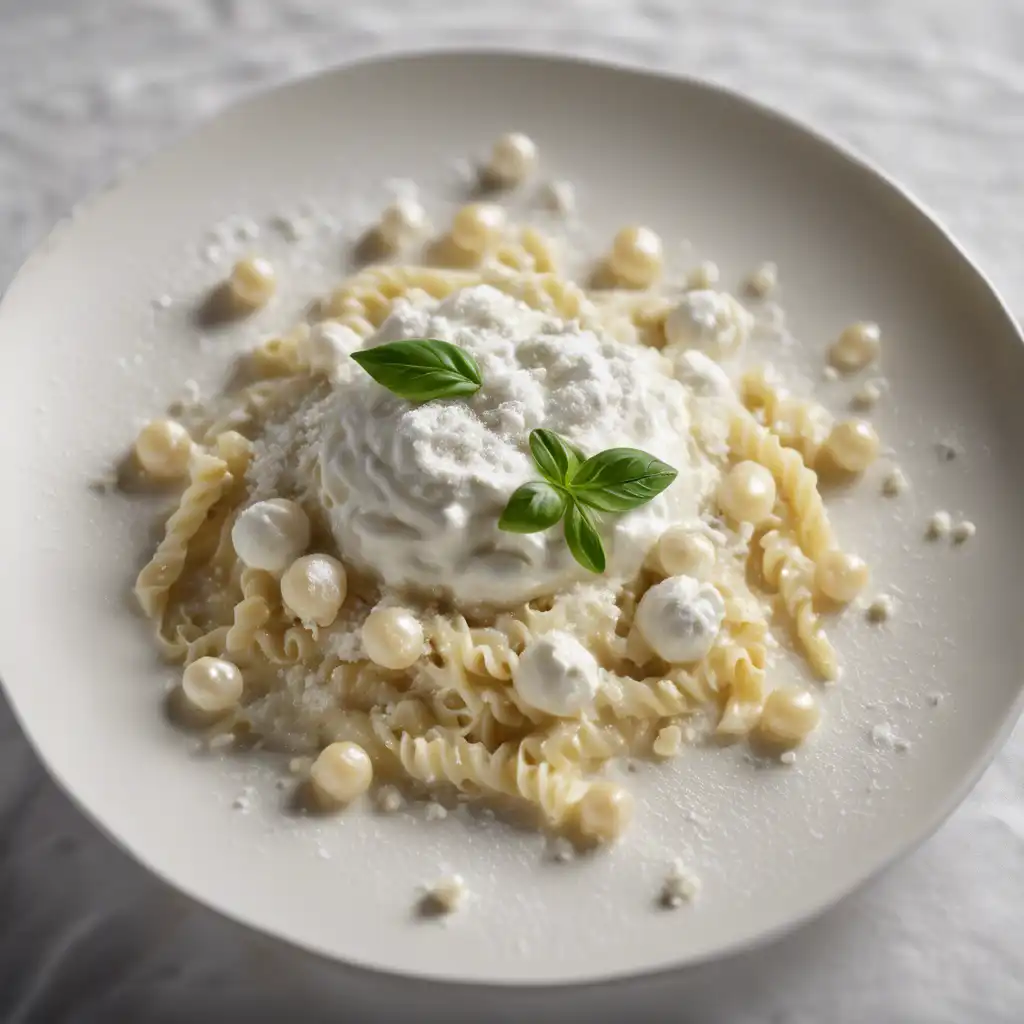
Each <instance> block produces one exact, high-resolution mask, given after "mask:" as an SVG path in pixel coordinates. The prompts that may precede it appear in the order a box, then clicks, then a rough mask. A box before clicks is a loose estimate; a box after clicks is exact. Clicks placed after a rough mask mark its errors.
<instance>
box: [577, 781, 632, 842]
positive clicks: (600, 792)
mask: <svg viewBox="0 0 1024 1024" xmlns="http://www.w3.org/2000/svg"><path fill="white" fill-rule="evenodd" d="M632 819H633V797H632V796H631V795H630V793H629V792H628V791H627V790H625V789H623V788H622V786H617V785H615V783H613V782H595V783H594V785H593V786H591V787H590V789H589V790H588V791H587V793H586V795H585V796H584V797H583V799H582V800H581V801H580V818H579V822H580V831H581V832H582V833H583V834H584V835H585V836H589V837H590V838H592V839H597V840H601V841H608V840H611V839H617V838H618V837H619V836H621V835H622V833H623V832H625V831H626V828H627V827H628V826H629V823H630V821H632Z"/></svg>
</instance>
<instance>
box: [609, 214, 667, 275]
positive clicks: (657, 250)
mask: <svg viewBox="0 0 1024 1024" xmlns="http://www.w3.org/2000/svg"><path fill="white" fill-rule="evenodd" d="M662 262H663V253H662V245H661V239H660V238H659V237H658V235H657V234H656V233H655V232H654V231H652V230H651V229H650V228H645V227H642V226H640V225H637V226H634V227H628V228H623V229H622V230H621V231H619V233H618V234H617V235H616V236H615V238H613V239H612V250H611V253H610V254H609V257H608V267H609V269H610V270H611V272H612V273H613V274H614V275H615V276H616V277H617V278H619V279H620V280H622V281H624V282H625V283H626V284H630V285H633V286H634V287H636V288H646V287H647V286H648V285H650V284H653V283H654V282H655V281H656V280H657V279H658V277H659V276H660V274H661V266H662Z"/></svg>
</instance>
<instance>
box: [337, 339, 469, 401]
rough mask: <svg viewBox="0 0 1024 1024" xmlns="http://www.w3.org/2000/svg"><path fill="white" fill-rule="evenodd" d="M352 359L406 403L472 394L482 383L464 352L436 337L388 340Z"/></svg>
mask: <svg viewBox="0 0 1024 1024" xmlns="http://www.w3.org/2000/svg"><path fill="white" fill-rule="evenodd" d="M352 358H353V359H354V360H355V361H356V362H357V363H358V364H359V365H360V366H361V367H362V368H363V369H364V370H365V371H366V372H367V373H368V374H369V375H370V376H371V377H372V378H373V379H374V380H375V381H376V382H377V383H378V384H380V385H382V386H383V387H386V388H387V389H388V391H391V392H392V393H394V394H396V395H398V397H399V398H406V399H408V400H409V401H410V402H429V401H430V400H431V399H432V398H455V397H457V396H458V395H472V394H473V393H474V392H476V391H479V390H480V385H481V384H482V383H483V378H482V377H481V376H480V367H479V366H478V365H477V361H476V360H475V359H474V358H473V357H472V356H471V355H470V354H469V353H468V352H466V351H464V350H463V349H461V348H459V347H458V346H457V345H453V344H451V342H448V341H438V340H437V339H436V338H414V339H411V340H409V341H389V342H387V343H386V344H384V345H377V346H376V347H375V348H367V349H361V350H360V351H359V352H353V353H352Z"/></svg>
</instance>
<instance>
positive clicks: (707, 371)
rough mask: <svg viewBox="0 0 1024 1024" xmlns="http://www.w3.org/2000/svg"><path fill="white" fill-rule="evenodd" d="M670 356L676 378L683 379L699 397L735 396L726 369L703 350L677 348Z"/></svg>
mask: <svg viewBox="0 0 1024 1024" xmlns="http://www.w3.org/2000/svg"><path fill="white" fill-rule="evenodd" d="M670 358H671V359H672V367H673V370H674V372H675V375H676V379H677V380H679V381H682V383H683V384H684V385H686V387H687V388H689V390H690V391H692V392H693V393H694V394H695V395H696V396H697V397H698V398H733V397H734V396H735V391H734V390H733V386H732V384H731V383H730V381H729V377H728V375H727V374H726V372H725V370H723V369H722V368H721V367H720V366H719V365H718V363H716V362H715V361H714V360H713V359H711V358H710V357H709V356H706V355H704V353H703V352H700V351H698V350H697V349H692V348H690V349H683V350H680V349H675V350H674V351H672V352H671V355H670Z"/></svg>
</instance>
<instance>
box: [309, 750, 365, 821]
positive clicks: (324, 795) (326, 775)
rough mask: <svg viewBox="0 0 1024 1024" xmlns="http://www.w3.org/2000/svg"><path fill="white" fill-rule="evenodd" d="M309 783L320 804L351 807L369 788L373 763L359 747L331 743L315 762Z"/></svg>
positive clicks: (310, 772) (310, 771)
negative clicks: (347, 805)
mask: <svg viewBox="0 0 1024 1024" xmlns="http://www.w3.org/2000/svg"><path fill="white" fill-rule="evenodd" d="M309 779H310V782H312V784H313V791H314V792H315V793H316V795H317V797H318V798H319V800H320V801H321V803H323V804H326V805H328V806H338V805H343V804H348V803H351V802H352V801H353V800H355V799H356V797H359V796H362V795H363V793H365V792H366V791H367V790H368V789H369V788H370V783H371V782H372V781H373V763H372V762H371V761H370V755H369V754H367V752H366V751H365V750H364V749H363V748H362V747H361V746H359V744H358V743H348V742H343V743H331V744H329V745H328V746H326V747H324V749H323V750H321V751H320V754H319V756H318V757H317V759H316V760H315V761H314V762H313V765H312V767H311V768H310V769H309Z"/></svg>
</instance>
